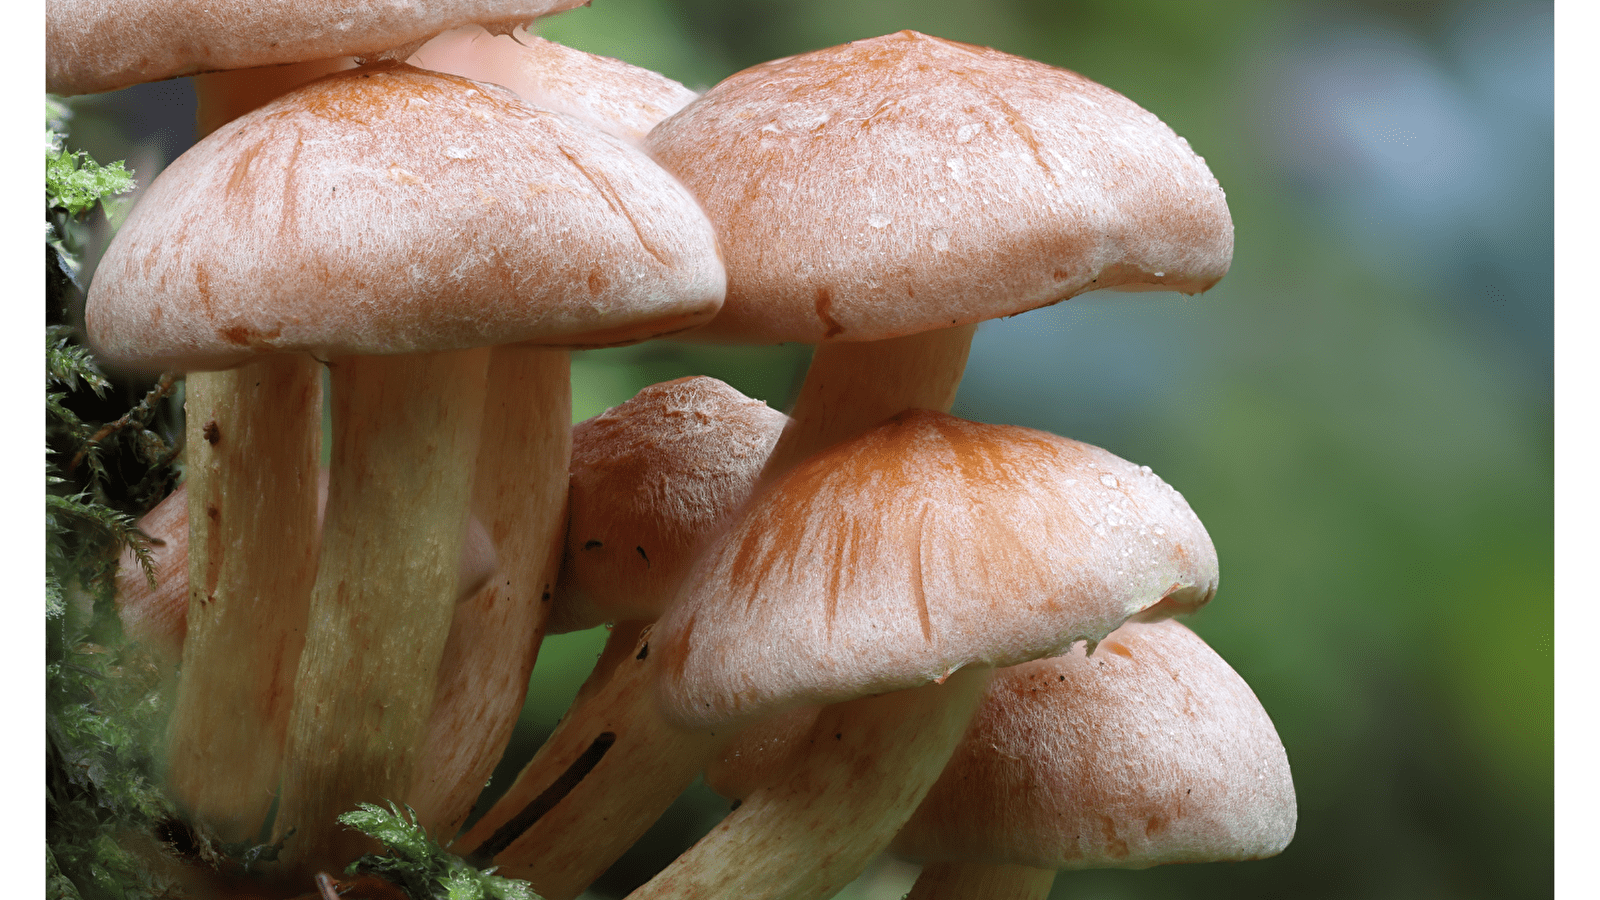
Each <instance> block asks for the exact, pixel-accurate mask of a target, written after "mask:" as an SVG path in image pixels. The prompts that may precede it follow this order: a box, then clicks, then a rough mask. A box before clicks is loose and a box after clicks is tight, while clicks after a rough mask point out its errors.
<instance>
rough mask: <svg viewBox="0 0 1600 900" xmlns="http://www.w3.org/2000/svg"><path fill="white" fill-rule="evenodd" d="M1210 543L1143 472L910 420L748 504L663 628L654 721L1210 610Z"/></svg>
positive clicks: (1169, 493) (1108, 459)
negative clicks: (1141, 616) (1148, 616)
mask: <svg viewBox="0 0 1600 900" xmlns="http://www.w3.org/2000/svg"><path fill="white" fill-rule="evenodd" d="M1216 584H1217V560H1216V551H1215V549H1214V548H1213V547H1212V544H1211V539H1210V537H1209V536H1207V534H1206V532H1205V528H1204V527H1203V526H1201V524H1200V521H1199V519H1197V518H1196V517H1195V515H1194V513H1193V512H1192V511H1191V510H1190V509H1189V505H1188V504H1187V503H1186V502H1185V501H1184V499H1183V497H1182V496H1181V495H1179V494H1178V492H1177V491H1175V490H1173V489H1172V488H1171V487H1170V486H1168V485H1167V483H1166V482H1164V481H1162V480H1161V479H1160V478H1158V477H1156V476H1155V475H1154V474H1153V473H1151V471H1150V470H1149V469H1148V468H1144V467H1140V466H1136V465H1134V464H1133V463H1130V462H1127V461H1126V460H1123V459H1119V458H1118V457H1116V456H1113V455H1112V454H1110V453H1107V452H1106V451H1104V450H1101V449H1099V448H1098V447H1092V446H1089V445H1087V444H1082V443H1079V442H1077V441H1073V440H1069V439H1067V438H1062V437H1057V436H1055V435H1051V434H1046V433H1044V432H1039V431H1034V430H1032V429H1027V428H1017V427H1012V426H1003V425H982V424H978V423H975V422H968V421H964V420H962V419H958V418H955V417H953V416H949V415H945V414H943V413H936V412H930V411H927V410H910V411H907V412H905V413H902V414H900V415H898V416H896V417H894V418H893V419H890V420H889V421H888V422H886V423H884V424H883V425H880V426H878V427H877V428H875V429H873V430H872V431H869V432H867V433H866V434H864V435H862V436H860V437H858V438H855V439H852V440H850V441H846V442H844V443H841V444H837V445H835V446H834V447H832V448H830V449H828V450H826V451H824V452H822V453H820V454H817V455H816V456H813V457H811V458H810V459H808V460H807V461H806V462H804V463H802V464H801V465H799V466H798V467H796V468H795V469H793V470H792V471H790V472H789V473H788V474H787V475H785V476H783V477H782V478H781V479H779V480H778V481H776V482H774V483H773V484H772V486H771V487H769V488H766V489H764V490H763V491H762V493H761V494H760V495H758V496H757V497H756V499H755V500H754V501H752V503H751V505H750V506H749V507H748V508H747V509H746V511H745V512H744V513H743V515H742V516H741V517H740V518H739V519H738V521H737V522H736V523H735V524H734V525H733V526H732V527H731V529H730V530H729V531H728V532H727V533H725V534H724V535H723V536H722V537H721V538H720V539H719V540H718V541H717V543H715V544H714V545H713V546H712V547H711V548H710V550H709V551H708V552H707V554H706V555H705V557H704V558H703V559H702V560H701V561H700V563H699V564H697V565H696V567H695V569H694V571H693V573H692V574H691V575H690V577H689V580H688V581H687V582H686V583H685V586H684V589H683V592H682V593H681V594H680V596H679V599H678V601H677V602H676V603H675V604H674V605H673V606H672V607H671V608H669V609H668V611H667V612H666V614H665V615H664V616H663V617H662V619H661V621H660V622H659V623H658V624H657V626H656V630H655V632H654V639H653V640H652V643H653V644H654V645H655V647H654V648H653V651H656V652H660V653H661V654H662V655H663V659H662V673H663V674H662V678H661V680H660V682H659V687H660V696H661V699H662V702H663V705H664V709H665V711H666V713H667V715H668V716H669V717H671V718H673V719H676V720H678V721H681V722H684V723H692V724H695V725H705V726H714V725H717V724H720V723H724V722H728V721H735V720H737V721H741V722H748V721H750V720H753V719H757V718H761V717H764V716H767V715H771V714H773V713H776V712H780V711H782V710H783V709H785V708H788V707H793V706H799V705H802V704H807V703H816V704H828V703H837V702H842V701H844V700H849V699H852V698H855V697H860V696H863V695H867V694H878V693H883V692H887V691H894V690H901V689H905V688H910V687H915V686H917V685H921V684H925V683H928V682H932V681H940V680H943V679H944V678H945V677H946V676H947V675H949V673H951V672H954V671H955V670H957V669H959V668H962V667H963V666H970V665H991V666H1008V665H1015V664H1017V663H1020V662H1024V661H1027V660H1030V659H1035V658H1037V657H1041V656H1051V655H1054V654H1058V653H1063V652H1065V651H1066V649H1067V648H1068V647H1069V646H1071V645H1072V644H1073V643H1074V642H1076V641H1082V640H1090V641H1094V640H1098V639H1099V638H1100V637H1102V636H1104V635H1105V634H1107V633H1108V632H1110V631H1111V630H1112V629H1114V628H1116V627H1117V626H1118V625H1121V624H1122V622H1123V621H1124V620H1125V619H1127V618H1128V617H1129V616H1132V615H1136V614H1138V613H1140V612H1142V611H1147V610H1151V608H1152V607H1157V606H1158V605H1159V609H1157V610H1151V613H1152V614H1159V615H1164V614H1168V613H1170V612H1173V611H1181V610H1185V609H1193V608H1197V607H1199V606H1201V605H1202V604H1204V603H1206V602H1207V601H1209V600H1210V599H1211V596H1212V594H1213V593H1214V592H1215V590H1216Z"/></svg>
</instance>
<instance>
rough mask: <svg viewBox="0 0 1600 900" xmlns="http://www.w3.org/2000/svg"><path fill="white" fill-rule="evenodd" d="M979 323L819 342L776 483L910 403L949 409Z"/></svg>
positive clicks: (772, 465) (776, 457) (776, 458)
mask: <svg viewBox="0 0 1600 900" xmlns="http://www.w3.org/2000/svg"><path fill="white" fill-rule="evenodd" d="M977 330H978V326H977V325H955V326H951V327H949V328H940V329H936V330H933V331H924V332H922V333H920V334H912V335H907V336H906V337H898V338H890V339H888V340H882V341H861V342H849V341H831V342H828V343H824V344H819V345H817V349H816V351H815V352H814V353H813V354H812V356H811V367H810V368H808V369H807V370H806V378H805V382H804V383H803V384H801V386H800V396H799V397H798V398H797V399H796V400H795V404H794V410H793V411H792V412H791V413H790V414H789V415H790V417H791V419H792V421H791V422H790V423H789V425H788V427H786V428H785V429H784V430H783V437H781V438H779V439H778V445H777V446H776V447H774V448H773V450H772V455H771V456H770V457H768V458H767V467H766V469H765V470H763V472H762V480H763V481H765V482H771V481H772V480H773V479H775V478H777V477H779V476H781V475H782V474H783V473H785V472H787V471H789V470H790V469H792V468H794V467H795V466H796V465H798V464H799V463H800V461H801V460H803V459H805V458H806V457H808V456H810V455H812V454H813V453H816V452H817V451H819V450H823V449H825V448H827V447H829V446H832V445H833V444H836V443H838V442H840V441H843V440H848V439H850V438H853V437H855V436H856V435H858V434H861V433H863V432H865V431H867V430H868V429H870V428H872V427H873V426H875V425H877V424H879V423H880V422H883V421H884V420H885V419H888V418H889V417H890V416H893V415H895V414H897V413H900V412H902V411H904V410H907V409H932V410H937V411H939V412H949V411H950V405H951V404H952V403H954V402H955V399H956V389H957V388H958V387H959V386H960V385H961V374H962V372H963V371H965V369H966V366H967V352H968V350H969V349H971V347H972V336H973V335H974V334H976V333H977Z"/></svg>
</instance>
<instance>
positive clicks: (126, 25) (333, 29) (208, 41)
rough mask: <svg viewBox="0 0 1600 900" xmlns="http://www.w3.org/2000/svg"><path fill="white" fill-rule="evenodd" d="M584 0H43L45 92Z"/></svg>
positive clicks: (535, 12)
mask: <svg viewBox="0 0 1600 900" xmlns="http://www.w3.org/2000/svg"><path fill="white" fill-rule="evenodd" d="M583 4H584V0H428V2H426V3H419V2H417V0H341V2H338V3H326V2H307V0H249V2H245V0H200V2H196V0H49V2H48V3H47V4H46V6H45V51H46V58H45V90H47V91H50V92H52V93H56V94H90V93H96V92H98V91H110V90H115V89H117V88H121V87H127V86H128V85H131V84H139V83H141V82H145V81H159V80H161V79H163V78H174V77H177V76H180V75H193V74H195V73H197V72H215V71H220V70H223V69H243V68H249V67H251V66H270V65H279V64H283V63H293V62H304V61H307V60H313V59H329V58H332V57H335V56H375V55H379V54H383V53H385V52H386V51H390V50H393V49H395V48H398V47H402V46H403V45H406V44H410V43H414V42H420V41H422V40H425V39H427V38H429V37H432V36H433V35H435V34H438V33H439V32H441V31H444V30H446V29H450V28H455V27H457V26H459V25H465V24H467V23H469V22H476V23H478V24H481V25H484V26H487V27H489V28H490V29H491V30H493V31H495V32H504V31H509V30H510V29H512V28H514V27H516V26H519V25H526V24H527V23H528V22H530V21H532V20H533V19H535V18H538V17H539V16H544V15H549V14H550V13H554V12H560V11H562V10H566V9H572V8H573V7H575V6H581V5H583Z"/></svg>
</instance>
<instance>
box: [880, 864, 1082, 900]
mask: <svg viewBox="0 0 1600 900" xmlns="http://www.w3.org/2000/svg"><path fill="white" fill-rule="evenodd" d="M1055 880H1056V873H1055V871H1054V870H1051V869H1036V868H1034V867H1033V866H1015V865H995V864H988V863H970V862H967V863H949V862H939V863H928V864H927V865H926V866H923V867H922V874H921V875H919V876H917V883H916V884H914V885H912V887H911V893H909V894H907V895H906V896H905V900H964V898H968V897H983V898H984V900H1045V898H1046V897H1049V896H1050V885H1052V884H1054V883H1055Z"/></svg>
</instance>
